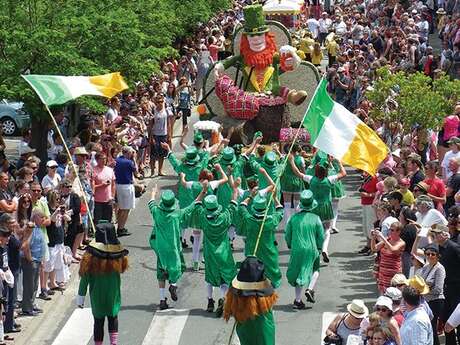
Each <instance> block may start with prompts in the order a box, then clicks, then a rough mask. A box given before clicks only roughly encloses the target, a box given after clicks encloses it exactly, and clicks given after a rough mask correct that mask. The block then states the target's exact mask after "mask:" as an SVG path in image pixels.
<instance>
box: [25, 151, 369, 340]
mask: <svg viewBox="0 0 460 345" xmlns="http://www.w3.org/2000/svg"><path fill="white" fill-rule="evenodd" d="M175 150H178V149H177V147H176V148H175ZM166 171H167V172H168V176H165V177H162V178H161V179H160V178H154V179H151V180H146V181H147V182H148V183H149V190H148V192H147V193H146V194H144V196H142V197H141V198H140V199H138V200H137V203H136V209H135V210H134V211H133V213H132V214H131V215H130V218H129V222H128V228H129V229H130V231H131V232H133V235H132V236H130V237H124V238H122V239H121V241H122V243H123V244H124V245H125V246H126V248H128V249H129V251H130V269H129V270H128V271H127V272H126V273H125V274H123V276H122V300H123V302H122V309H121V312H120V314H119V325H120V334H119V339H120V342H119V343H120V344H122V345H141V344H153V345H155V344H158V345H160V344H163V345H164V344H168V345H190V344H200V345H224V344H228V339H229V335H230V333H231V329H232V325H233V324H232V322H229V323H226V322H224V321H223V320H222V319H216V318H215V317H214V315H213V314H208V313H206V312H205V310H204V308H205V307H206V303H207V300H206V287H205V283H204V271H200V272H192V271H191V270H188V271H187V272H186V273H185V274H184V275H183V277H182V279H181V280H180V282H179V300H178V301H177V302H172V301H171V300H170V299H169V302H170V306H171V307H172V308H173V309H171V310H169V311H166V312H159V311H157V309H158V303H159V290H158V286H157V282H156V278H155V277H156V257H155V254H154V252H153V251H152V250H151V249H150V247H149V245H148V237H149V235H150V231H151V226H152V221H151V216H150V213H149V211H148V209H147V202H148V199H149V196H150V193H149V192H150V189H151V187H152V186H153V184H155V183H158V185H159V187H160V188H161V189H165V188H171V189H175V188H176V181H177V178H176V176H174V174H173V172H172V170H171V167H170V166H169V163H168V164H167V169H166ZM344 182H345V186H346V191H347V198H345V199H343V200H342V201H341V204H340V217H339V223H338V227H339V229H340V233H339V234H336V235H333V236H332V240H331V245H330V256H331V263H330V264H329V265H322V268H321V274H320V278H319V281H318V284H317V287H316V299H317V302H316V304H308V306H309V309H308V310H304V311H294V310H293V309H292V302H293V300H294V289H293V288H292V287H290V286H289V285H288V283H287V281H286V278H285V275H284V274H285V272H286V269H287V264H288V261H289V250H288V249H287V247H286V244H285V242H284V239H283V230H279V231H278V232H277V234H276V237H277V240H278V243H279V247H278V249H279V260H280V266H281V269H282V271H283V282H282V285H281V287H280V289H279V290H278V294H279V296H280V298H279V301H278V303H277V305H276V306H275V308H274V310H275V318H276V327H277V328H276V336H277V344H278V345H288V344H289V345H310V344H312V345H313V344H315V345H316V344H320V338H321V330H322V328H323V326H327V325H325V324H326V323H327V320H328V319H330V317H331V314H330V313H336V312H338V311H341V310H343V309H344V307H345V306H346V304H347V303H349V302H350V301H351V299H353V298H362V299H364V300H366V301H368V302H369V301H372V300H375V297H376V296H377V294H376V293H377V290H376V286H375V283H374V280H373V278H372V276H371V272H370V267H371V264H372V260H371V259H370V258H368V257H360V256H357V255H356V254H355V253H356V251H357V250H358V249H359V248H360V247H361V246H362V244H363V243H364V242H363V239H362V232H361V226H360V220H361V208H360V205H359V199H358V195H357V192H356V190H357V186H358V184H359V176H358V175H356V174H354V173H353V172H352V170H350V174H349V176H347V177H346V178H345V180H344ZM188 237H189V235H187V238H188ZM184 254H185V259H186V262H187V265H188V266H190V265H191V249H190V248H189V249H186V250H185V252H184ZM234 256H235V260H237V261H241V260H242V259H243V242H242V240H241V239H238V240H236V242H235V251H234ZM77 284H78V279H74V280H73V281H72V284H71V285H70V286H69V288H68V289H67V290H66V292H65V294H64V296H57V297H56V301H53V302H45V307H46V309H50V310H47V311H46V312H45V314H44V315H43V316H39V317H37V318H34V320H32V321H29V320H26V321H25V322H26V327H25V331H24V332H23V333H21V335H17V340H18V342H17V344H28V345H44V344H51V345H61V344H68V345H86V344H90V343H91V340H90V339H91V332H92V319H91V313H90V309H89V303H88V302H89V299H87V305H86V308H85V309H83V310H76V309H75V303H74V296H75V293H76V289H77ZM216 292H217V293H216ZM216 298H219V292H218V291H215V299H216ZM332 316H333V315H332ZM323 319H324V321H323ZM27 325H28V326H27ZM105 343H107V344H108V339H106V342H105ZM233 344H238V341H237V339H234V341H233Z"/></svg>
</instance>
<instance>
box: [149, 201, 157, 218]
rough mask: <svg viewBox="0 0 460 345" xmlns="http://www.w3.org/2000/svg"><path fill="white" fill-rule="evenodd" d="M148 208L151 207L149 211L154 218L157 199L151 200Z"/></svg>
mask: <svg viewBox="0 0 460 345" xmlns="http://www.w3.org/2000/svg"><path fill="white" fill-rule="evenodd" d="M147 206H148V208H149V211H150V214H151V215H152V218H153V210H154V209H155V200H153V199H152V200H150V201H149V202H148V204H147Z"/></svg>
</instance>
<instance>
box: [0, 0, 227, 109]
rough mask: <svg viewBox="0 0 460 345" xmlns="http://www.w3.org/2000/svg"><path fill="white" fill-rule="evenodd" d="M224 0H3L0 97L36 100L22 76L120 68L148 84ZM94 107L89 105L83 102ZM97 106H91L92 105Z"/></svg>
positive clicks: (34, 103)
mask: <svg viewBox="0 0 460 345" xmlns="http://www.w3.org/2000/svg"><path fill="white" fill-rule="evenodd" d="M229 4H230V1H229V0H213V1H208V0H136V1H126V0H106V1H87V0H0V7H1V8H2V11H1V12H0V23H1V24H0V97H1V98H9V99H15V100H23V101H24V102H25V103H26V106H27V107H28V110H29V112H31V113H32V115H38V114H40V113H43V108H42V107H40V106H39V100H38V98H37V97H36V95H35V94H34V93H33V91H32V90H31V89H30V88H29V87H28V85H27V84H26V83H25V82H24V81H23V80H22V78H20V75H21V74H23V73H28V72H30V73H33V74H57V75H94V74H101V73H106V72H109V71H120V72H121V73H122V75H123V76H124V77H125V78H126V79H127V81H128V83H132V82H133V81H137V80H145V79H147V78H148V77H149V76H150V75H151V73H152V72H155V71H157V70H158V63H159V61H161V60H162V59H164V58H165V57H167V56H171V55H174V54H175V53H176V52H175V50H174V49H173V48H172V43H173V42H174V41H175V40H176V39H177V38H178V37H182V36H186V35H187V34H191V30H192V28H193V26H194V25H196V23H197V22H205V21H207V20H208V19H209V17H210V16H211V15H213V14H214V13H215V12H217V11H219V10H221V9H224V8H226V7H227V6H229ZM88 103H89V104H91V102H88ZM93 105H94V104H93Z"/></svg>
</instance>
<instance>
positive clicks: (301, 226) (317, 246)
mask: <svg viewBox="0 0 460 345" xmlns="http://www.w3.org/2000/svg"><path fill="white" fill-rule="evenodd" d="M317 205H318V203H317V202H316V200H315V199H314V198H313V193H312V192H311V191H310V190H304V191H302V193H301V194H300V204H299V207H300V211H299V212H297V213H295V214H293V215H292V217H291V218H290V219H289V221H288V223H287V224H286V230H285V234H284V238H285V239H286V244H287V246H288V248H289V249H291V255H290V258H289V264H288V268H287V272H286V277H287V280H288V282H289V284H290V285H291V286H293V287H294V288H295V300H294V309H305V304H304V303H303V302H302V299H301V297H300V296H301V294H302V287H303V286H308V288H307V289H306V291H305V296H306V297H307V300H308V301H309V302H312V303H314V302H315V297H314V296H315V295H314V286H315V284H316V281H317V280H318V277H319V266H320V265H319V251H320V250H321V247H322V244H323V241H324V229H323V224H322V223H321V219H320V218H319V216H318V215H316V214H315V213H313V212H312V211H313V210H314V209H315V207H316V206H317Z"/></svg>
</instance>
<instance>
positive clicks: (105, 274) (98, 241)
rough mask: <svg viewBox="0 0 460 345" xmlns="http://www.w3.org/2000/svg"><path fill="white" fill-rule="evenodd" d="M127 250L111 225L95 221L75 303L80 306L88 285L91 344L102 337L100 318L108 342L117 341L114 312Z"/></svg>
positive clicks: (117, 302) (83, 261)
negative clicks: (93, 237) (107, 332)
mask: <svg viewBox="0 0 460 345" xmlns="http://www.w3.org/2000/svg"><path fill="white" fill-rule="evenodd" d="M127 255H128V250H126V249H124V248H123V246H122V245H121V244H120V241H119V240H118V238H117V235H116V233H115V226H114V225H113V224H110V223H107V222H104V221H102V222H99V224H98V225H97V226H96V234H95V239H94V240H93V241H92V242H91V243H90V244H89V245H88V247H87V249H86V253H85V254H84V255H83V258H82V260H81V263H80V270H79V274H80V286H79V288H78V297H77V305H78V306H79V307H80V308H83V306H84V304H85V296H86V293H87V291H88V287H89V295H90V298H91V311H92V313H93V317H94V334H93V338H94V344H95V345H102V343H103V341H104V321H105V318H106V317H107V319H108V323H109V336H110V344H111V345H117V344H118V312H119V311H120V306H121V292H120V286H121V277H120V274H121V273H123V272H125V271H126V269H127V268H128V257H127Z"/></svg>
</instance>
